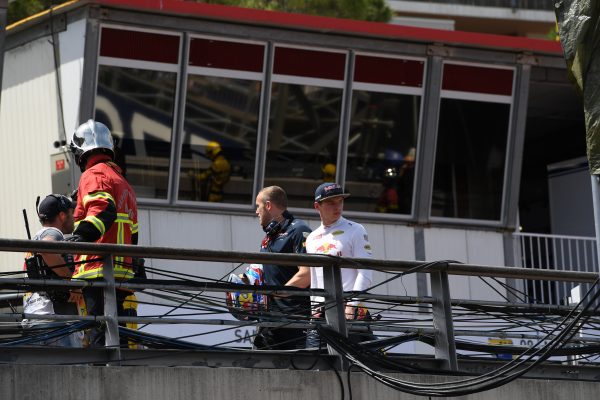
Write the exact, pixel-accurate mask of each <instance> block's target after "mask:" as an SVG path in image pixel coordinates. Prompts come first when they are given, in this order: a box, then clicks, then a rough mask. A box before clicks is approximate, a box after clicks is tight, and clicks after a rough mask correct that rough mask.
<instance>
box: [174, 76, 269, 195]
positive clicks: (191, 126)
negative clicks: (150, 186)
mask: <svg viewBox="0 0 600 400" xmlns="http://www.w3.org/2000/svg"><path fill="white" fill-rule="evenodd" d="M260 88H261V83H260V82H258V81H249V80H242V79H232V78H217V77H207V76H199V75H190V76H189V78H188V88H187V97H186V106H185V122H184V137H183V147H182V155H181V171H180V181H179V199H180V200H194V201H211V202H227V203H243V204H250V203H251V201H252V182H253V179H254V160H255V156H256V136H257V128H258V112H259V105H260V104H259V103H260Z"/></svg>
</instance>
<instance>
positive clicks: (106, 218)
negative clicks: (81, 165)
mask: <svg viewBox="0 0 600 400" xmlns="http://www.w3.org/2000/svg"><path fill="white" fill-rule="evenodd" d="M109 160H110V159H109V157H108V156H106V155H104V154H100V155H95V156H92V157H91V158H90V160H89V162H88V166H87V168H86V170H85V171H84V173H83V174H82V175H81V178H80V180H79V193H78V195H77V207H76V208H75V213H74V217H75V233H77V227H78V226H79V224H80V223H81V222H83V221H86V222H87V223H90V224H92V225H93V226H94V228H95V229H97V230H98V232H100V238H99V239H98V240H96V243H112V244H137V243H133V240H132V238H133V237H134V235H135V237H136V238H137V232H138V221H137V201H136V197H135V192H134V191H133V189H132V188H131V186H130V185H129V183H128V182H127V181H126V180H125V178H124V177H123V176H122V175H121V169H120V168H119V167H118V166H117V165H116V164H115V163H113V162H111V161H109ZM95 258H98V256H93V255H78V256H76V258H75V261H86V260H89V259H95ZM113 266H114V271H115V278H116V279H118V280H126V279H131V278H133V268H132V265H131V257H121V256H116V257H114V259H113ZM103 276H104V275H103V261H91V262H87V263H81V264H76V269H75V272H74V273H73V278H79V279H97V278H102V277H103Z"/></svg>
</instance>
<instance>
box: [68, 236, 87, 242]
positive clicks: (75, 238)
mask: <svg viewBox="0 0 600 400" xmlns="http://www.w3.org/2000/svg"><path fill="white" fill-rule="evenodd" d="M85 241H86V240H85V239H84V238H83V236H81V235H71V236H69V237H68V238H65V242H85Z"/></svg>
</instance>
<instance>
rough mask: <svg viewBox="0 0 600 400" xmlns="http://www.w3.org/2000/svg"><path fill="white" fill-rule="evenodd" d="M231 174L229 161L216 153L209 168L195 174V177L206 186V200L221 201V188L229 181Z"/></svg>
mask: <svg viewBox="0 0 600 400" xmlns="http://www.w3.org/2000/svg"><path fill="white" fill-rule="evenodd" d="M230 175H231V165H230V164H229V161H227V159H226V158H225V156H223V154H221V153H218V154H217V155H216V156H215V158H214V159H213V161H212V163H211V165H210V168H209V169H208V170H206V171H203V172H200V173H198V174H195V178H196V179H197V180H198V181H200V182H205V183H206V184H207V186H208V198H204V199H203V200H208V201H211V202H219V201H223V188H224V187H225V184H226V183H227V182H229V177H230Z"/></svg>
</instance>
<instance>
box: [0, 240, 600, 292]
mask: <svg viewBox="0 0 600 400" xmlns="http://www.w3.org/2000/svg"><path fill="white" fill-rule="evenodd" d="M0 251H9V252H28V251H33V252H48V253H65V252H66V253H72V254H95V255H109V254H113V255H120V256H133V257H144V258H157V259H171V260H187V261H210V262H233V263H241V262H243V263H249V264H251V263H257V264H275V265H292V266H298V265H303V266H337V267H342V268H354V269H374V270H385V271H397V272H404V271H407V270H409V269H411V268H414V267H417V266H420V265H423V263H424V262H420V261H400V260H380V259H367V258H347V257H333V256H327V255H321V254H278V253H260V252H240V251H226V250H203V249H189V248H171V247H157V246H132V245H117V244H96V243H75V242H51V241H42V240H22V239H0ZM434 271H444V272H446V273H448V274H450V275H467V276H480V277H497V278H521V279H538V280H546V281H568V282H595V281H596V279H597V278H598V274H596V273H593V272H576V271H556V270H547V269H544V270H538V269H531V268H517V267H505V266H501V267H500V266H491V265H480V264H462V263H454V262H450V261H442V262H440V263H439V264H436V265H433V266H431V267H430V268H428V269H426V270H421V271H419V272H425V273H427V272H434Z"/></svg>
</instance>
